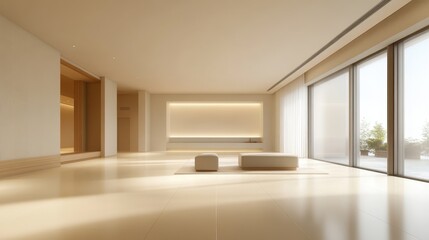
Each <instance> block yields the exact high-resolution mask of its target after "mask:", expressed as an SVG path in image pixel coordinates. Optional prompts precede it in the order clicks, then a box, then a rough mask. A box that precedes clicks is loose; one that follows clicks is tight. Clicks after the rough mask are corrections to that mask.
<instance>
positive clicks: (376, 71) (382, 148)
mask: <svg viewBox="0 0 429 240" xmlns="http://www.w3.org/2000/svg"><path fill="white" fill-rule="evenodd" d="M355 81H356V85H355V86H356V100H357V105H356V107H357V109H356V110H357V111H356V114H357V117H356V120H355V121H356V124H357V136H358V144H359V152H358V154H356V156H357V161H356V165H357V166H358V167H362V168H368V169H374V170H378V171H383V172H386V171H387V53H386V52H385V51H384V52H382V53H379V54H377V55H375V56H373V57H371V58H369V59H366V60H364V61H362V62H360V63H358V64H356V65H355Z"/></svg>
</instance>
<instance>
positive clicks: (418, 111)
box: [399, 31, 429, 180]
mask: <svg viewBox="0 0 429 240" xmlns="http://www.w3.org/2000/svg"><path fill="white" fill-rule="evenodd" d="M399 56H400V58H399V69H400V75H399V76H400V84H401V86H402V96H403V98H402V101H401V102H402V104H403V114H402V116H401V118H402V120H403V121H402V124H401V126H402V131H403V132H402V137H401V139H399V140H400V143H401V144H400V146H401V151H400V152H401V155H400V160H402V161H403V162H401V163H402V166H403V175H404V176H408V177H413V178H420V179H426V180H428V179H429V31H426V32H423V33H420V34H418V35H416V36H414V37H412V38H410V39H407V40H405V41H404V42H402V43H400V45H399Z"/></svg>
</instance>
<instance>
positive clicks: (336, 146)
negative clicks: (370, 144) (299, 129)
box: [310, 69, 350, 164]
mask: <svg viewBox="0 0 429 240" xmlns="http://www.w3.org/2000/svg"><path fill="white" fill-rule="evenodd" d="M349 76H350V74H349V69H345V70H343V71H340V72H338V73H336V74H334V75H332V76H330V77H328V78H326V79H325V80H324V81H322V82H318V83H316V84H314V85H313V86H312V88H311V106H312V108H311V119H310V122H311V125H312V126H311V135H312V136H311V140H312V144H311V150H312V154H311V155H312V157H313V158H315V159H321V160H326V161H331V162H335V163H341V164H349Z"/></svg>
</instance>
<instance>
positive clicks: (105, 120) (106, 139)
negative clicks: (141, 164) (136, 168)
mask: <svg viewBox="0 0 429 240" xmlns="http://www.w3.org/2000/svg"><path fill="white" fill-rule="evenodd" d="M117 96H118V95H117V87H116V83H115V82H113V81H111V80H109V79H106V78H102V79H101V154H102V156H104V157H107V156H113V155H116V153H117V147H118V146H117V120H118V119H117V117H118V115H117Z"/></svg>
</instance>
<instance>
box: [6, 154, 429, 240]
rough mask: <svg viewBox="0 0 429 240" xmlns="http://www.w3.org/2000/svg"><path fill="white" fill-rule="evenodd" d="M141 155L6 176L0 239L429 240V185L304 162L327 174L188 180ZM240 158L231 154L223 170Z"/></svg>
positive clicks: (177, 158)
mask: <svg viewBox="0 0 429 240" xmlns="http://www.w3.org/2000/svg"><path fill="white" fill-rule="evenodd" d="M192 157H193V154H191V153H131V154H120V155H118V157H113V158H107V159H94V160H88V161H83V162H76V163H71V164H67V165H63V166H62V167H61V168H56V169H49V170H43V171H38V172H33V173H29V174H23V175H19V176H14V177H9V178H2V179H0V239H2V240H3V239H32V240H34V239H43V240H46V239H48V240H49V239H186V240H192V239H198V240H205V239H222V240H229V239H231V240H239V239H246V240H252V239H263V240H271V239H291V240H300V239H309V240H319V239H320V240H322V239H324V240H336V239H338V240H348V239H368V240H383V239H422V240H425V239H429V225H428V222H429V184H428V183H424V182H418V181H413V180H407V179H401V178H397V177H390V176H386V175H383V174H379V173H375V172H370V171H365V170H359V169H353V168H348V167H343V166H339V165H334V164H329V163H325V162H319V161H314V160H309V159H301V160H300V166H301V167H302V168H307V169H313V170H314V171H315V172H320V174H305V173H304V174H270V173H255V174H243V173H239V174H234V173H228V174H182V175H177V174H175V172H176V171H177V170H178V169H180V168H181V167H182V166H184V165H186V164H190V163H191V161H192V160H191V159H192ZM236 161H237V156H236V155H232V154H229V155H221V166H222V165H228V164H229V165H231V164H235V162H236Z"/></svg>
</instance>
